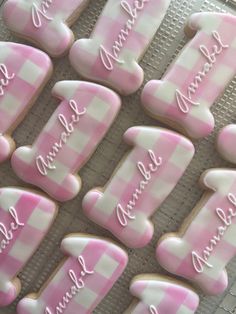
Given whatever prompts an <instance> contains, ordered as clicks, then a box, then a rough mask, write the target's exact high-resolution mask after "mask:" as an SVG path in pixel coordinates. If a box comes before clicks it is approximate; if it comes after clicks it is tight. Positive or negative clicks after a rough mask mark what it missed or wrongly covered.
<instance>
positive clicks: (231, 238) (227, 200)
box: [156, 169, 236, 295]
mask: <svg viewBox="0 0 236 314" xmlns="http://www.w3.org/2000/svg"><path fill="white" fill-rule="evenodd" d="M201 183H202V184H203V185H204V186H205V188H206V189H207V192H206V193H205V194H204V196H203V198H202V199H201V200H200V202H199V203H198V204H197V205H196V207H195V209H194V210H193V212H192V214H191V215H190V216H189V218H188V219H187V220H186V221H185V223H184V225H183V226H182V228H181V230H180V233H178V234H170V235H168V234H167V235H164V237H163V238H162V239H161V240H160V241H159V243H158V246H157V251H156V254H157V259H158V262H159V263H160V264H161V265H162V266H163V267H164V268H166V270H168V271H169V272H171V273H174V274H176V275H178V276H181V277H184V278H187V279H189V280H191V281H192V282H193V283H194V284H196V285H198V286H199V287H200V288H201V289H202V290H203V291H204V292H205V293H206V294H210V295H216V294H220V293H222V292H223V291H224V290H225V289H226V288H227V285H228V276H227V273H226V270H225V267H226V265H227V264H228V263H229V261H230V260H231V259H232V258H233V257H234V256H235V255H236V243H235V237H236V171H235V170H230V169H211V170H209V171H206V172H205V173H204V174H203V175H202V177H201Z"/></svg>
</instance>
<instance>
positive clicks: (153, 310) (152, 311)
mask: <svg viewBox="0 0 236 314" xmlns="http://www.w3.org/2000/svg"><path fill="white" fill-rule="evenodd" d="M149 313H150V314H159V313H158V311H157V309H156V307H155V306H154V305H150V307H149Z"/></svg>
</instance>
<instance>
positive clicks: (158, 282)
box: [124, 274, 199, 314]
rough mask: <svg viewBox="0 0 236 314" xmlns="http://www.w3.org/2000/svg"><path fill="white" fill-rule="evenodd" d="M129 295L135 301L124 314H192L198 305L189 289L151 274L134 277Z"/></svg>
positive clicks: (193, 293)
mask: <svg viewBox="0 0 236 314" xmlns="http://www.w3.org/2000/svg"><path fill="white" fill-rule="evenodd" d="M130 293H131V294H132V295H133V296H134V297H135V298H136V299H135V301H134V302H133V304H132V305H131V306H130V307H129V308H128V309H127V310H126V311H125V312H124V314H193V313H195V311H196V310H197V308H198V305H199V297H198V295H197V294H196V293H195V292H194V291H193V290H191V289H190V288H188V287H186V286H184V285H182V283H180V282H178V281H173V280H171V279H169V278H167V277H161V276H157V275H152V274H150V275H140V276H136V277H135V278H134V279H133V280H132V282H131V285H130ZM137 299H138V300H137Z"/></svg>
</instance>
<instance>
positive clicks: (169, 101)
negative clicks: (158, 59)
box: [142, 12, 236, 139]
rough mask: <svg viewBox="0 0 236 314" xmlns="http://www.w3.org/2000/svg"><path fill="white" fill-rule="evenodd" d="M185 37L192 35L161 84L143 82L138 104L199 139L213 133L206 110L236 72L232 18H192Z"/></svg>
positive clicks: (235, 32)
mask: <svg viewBox="0 0 236 314" xmlns="http://www.w3.org/2000/svg"><path fill="white" fill-rule="evenodd" d="M186 34H187V35H190V36H193V35H194V37H193V38H192V39H191V40H190V42H189V43H188V44H187V45H186V46H185V47H184V49H183V50H182V51H181V53H180V54H179V55H178V56H177V58H176V60H174V62H173V63H172V65H171V66H170V67H169V69H168V70H167V72H166V74H165V75H164V77H163V78H162V79H161V80H159V81H156V80H153V81H150V82H149V83H147V85H146V86H145V87H144V90H143V93H142V103H143V106H144V107H145V109H146V110H147V111H148V112H149V113H150V115H151V116H153V117H155V118H157V119H160V120H162V121H164V122H166V123H167V124H169V125H171V126H174V127H175V128H176V129H178V130H180V131H181V132H184V133H186V134H187V135H188V136H190V137H192V138H196V139H197V138H202V137H204V136H207V135H208V134H210V133H211V131H212V130H213V128H214V124H215V122H214V117H213V115H212V113H211V112H210V107H211V106H212V105H213V104H214V102H215V101H216V100H217V98H218V97H219V96H220V95H221V94H222V93H223V92H224V90H225V88H226V87H227V85H228V84H229V83H230V81H231V80H232V79H233V77H234V76H235V74H236V62H235V55H236V17H235V16H233V15H230V14H222V13H210V12H208V13H196V14H193V15H192V16H191V17H190V18H189V21H188V24H187V27H186Z"/></svg>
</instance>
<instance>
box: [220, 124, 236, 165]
mask: <svg viewBox="0 0 236 314" xmlns="http://www.w3.org/2000/svg"><path fill="white" fill-rule="evenodd" d="M235 143H236V124H230V125H227V126H226V127H224V128H223V129H222V130H221V131H220V133H219V135H218V138H217V148H218V151H219V153H220V155H221V156H222V157H223V158H224V159H226V160H227V161H229V162H232V163H234V164H236V146H235Z"/></svg>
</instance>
